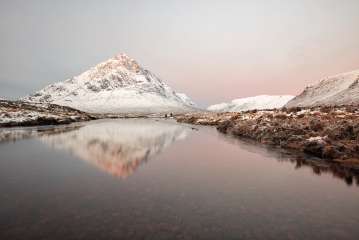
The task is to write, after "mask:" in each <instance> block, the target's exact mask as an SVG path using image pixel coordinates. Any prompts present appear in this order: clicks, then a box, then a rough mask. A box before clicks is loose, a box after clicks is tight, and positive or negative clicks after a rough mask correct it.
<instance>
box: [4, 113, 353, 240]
mask: <svg viewBox="0 0 359 240" xmlns="http://www.w3.org/2000/svg"><path fill="white" fill-rule="evenodd" d="M197 128H198V129H197ZM358 176H359V174H358V172H357V171H355V170H352V169H345V168H342V167H339V166H337V165H333V164H327V163H320V162H318V161H316V160H311V159H300V158H294V157H292V156H290V155H288V154H287V153H280V152H278V151H277V150H275V151H274V150H270V149H265V148H263V147H261V146H258V145H254V144H253V143H249V142H244V141H240V140H237V139H233V138H231V137H228V136H223V135H221V134H219V133H217V131H216V130H215V129H214V128H210V127H195V128H193V127H192V126H189V125H180V124H177V123H175V122H173V121H171V120H168V121H166V120H155V119H147V120H146V119H132V120H104V121H94V122H89V123H82V124H75V125H71V126H65V127H41V128H19V129H11V130H9V129H0V188H1V191H0V239H358V238H359V228H358V226H359V188H358V182H359V180H358V179H359V178H358Z"/></svg>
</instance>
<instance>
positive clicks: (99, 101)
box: [23, 54, 194, 113]
mask: <svg viewBox="0 0 359 240" xmlns="http://www.w3.org/2000/svg"><path fill="white" fill-rule="evenodd" d="M23 100H24V101H29V102H46V103H54V104H58V105H63V106H69V107H72V108H76V109H78V110H82V111H86V112H90V113H124V112H126V113H127V112H141V113H157V112H182V111H187V110H189V109H192V108H193V106H194V104H193V102H192V101H191V100H190V99H189V98H188V97H187V96H186V95H185V94H182V93H176V92H175V91H173V90H172V89H171V88H170V87H169V86H168V85H166V84H165V83H164V82H163V81H161V80H160V79H159V78H157V77H156V76H155V75H154V74H153V73H151V72H150V71H148V70H146V69H144V68H142V67H141V66H140V65H139V64H138V63H137V62H136V61H135V60H133V59H131V58H129V57H128V56H127V55H125V54H119V55H117V56H115V57H113V58H111V59H109V60H107V61H105V62H102V63H100V64H98V65H96V66H95V67H93V68H91V69H90V70H88V71H86V72H84V73H82V74H81V75H79V76H77V77H73V78H71V79H68V80H65V81H63V82H59V83H55V84H52V85H49V86H47V87H45V88H44V89H42V90H40V91H38V92H36V93H35V94H33V95H30V96H27V97H25V98H24V99H23Z"/></svg>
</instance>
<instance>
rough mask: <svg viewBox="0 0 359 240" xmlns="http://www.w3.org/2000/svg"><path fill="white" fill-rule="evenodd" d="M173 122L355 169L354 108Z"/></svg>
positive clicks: (358, 117) (357, 129)
mask: <svg viewBox="0 0 359 240" xmlns="http://www.w3.org/2000/svg"><path fill="white" fill-rule="evenodd" d="M177 120H178V121H179V122H186V123H191V124H202V125H215V126H216V127H217V129H218V131H220V132H222V133H225V134H230V135H233V136H237V137H241V138H247V139H252V140H255V141H258V142H261V143H263V144H267V145H271V146H275V147H280V148H284V149H288V150H293V151H296V152H301V153H303V154H308V155H311V156H314V157H317V158H321V159H326V160H329V161H336V162H341V163H345V164H349V165H356V166H359V108H358V107H357V106H352V105H350V106H340V107H329V106H326V107H315V108H299V107H296V108H291V109H286V108H283V109H282V110H264V111H248V112H242V113H220V114H219V113H196V114H186V115H181V116H177Z"/></svg>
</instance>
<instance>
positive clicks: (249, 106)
mask: <svg viewBox="0 0 359 240" xmlns="http://www.w3.org/2000/svg"><path fill="white" fill-rule="evenodd" d="M293 97H294V96H290V95H284V96H268V95H260V96H255V97H248V98H239V99H235V100H233V101H231V102H229V103H220V104H216V105H212V106H209V107H208V108H207V110H209V111H215V112H241V111H248V110H255V109H257V110H261V109H274V108H281V107H283V106H284V105H285V104H286V103H287V102H288V101H289V100H291V99H292V98H293Z"/></svg>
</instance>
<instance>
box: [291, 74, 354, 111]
mask: <svg viewBox="0 0 359 240" xmlns="http://www.w3.org/2000/svg"><path fill="white" fill-rule="evenodd" d="M358 103H359V70H356V71H353V72H348V73H342V74H338V75H335V76H332V77H327V78H324V79H322V80H321V81H320V82H319V83H318V84H316V85H313V86H308V87H307V88H306V89H305V90H304V91H303V92H302V93H301V94H300V95H298V96H297V97H295V98H294V99H293V100H291V101H290V102H288V104H287V105H286V107H314V106H326V105H333V106H335V105H351V104H358Z"/></svg>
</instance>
